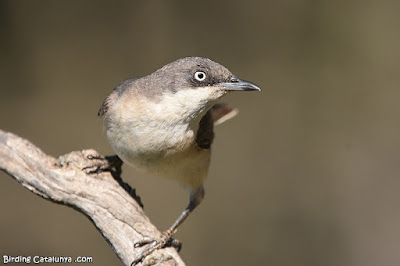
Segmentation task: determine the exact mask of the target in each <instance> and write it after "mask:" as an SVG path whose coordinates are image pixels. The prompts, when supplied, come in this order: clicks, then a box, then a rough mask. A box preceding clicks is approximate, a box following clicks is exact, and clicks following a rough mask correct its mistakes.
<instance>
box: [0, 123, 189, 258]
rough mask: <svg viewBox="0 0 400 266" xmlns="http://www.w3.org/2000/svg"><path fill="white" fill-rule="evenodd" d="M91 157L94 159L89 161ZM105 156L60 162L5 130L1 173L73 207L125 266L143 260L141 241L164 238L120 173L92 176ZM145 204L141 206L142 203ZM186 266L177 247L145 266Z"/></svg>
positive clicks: (0, 139) (77, 154)
mask: <svg viewBox="0 0 400 266" xmlns="http://www.w3.org/2000/svg"><path fill="white" fill-rule="evenodd" d="M88 156H89V157H88ZM90 156H94V157H95V158H97V157H99V158H101V156H100V155H99V154H98V153H97V152H96V151H95V150H82V151H74V152H71V153H68V154H66V155H63V156H60V157H59V158H58V159H56V158H53V157H51V156H48V155H47V154H45V153H44V152H42V151H41V150H40V149H39V148H38V147H36V146H35V145H33V144H32V143H30V142H29V141H27V140H25V139H23V138H20V137H18V136H16V135H14V134H12V133H8V132H4V131H2V130H0V169H1V170H3V171H5V172H7V173H8V174H9V175H11V176H12V177H13V178H15V179H16V180H17V181H18V182H19V183H21V184H22V185H23V186H24V187H25V188H27V189H29V190H30V191H32V192H33V193H35V194H37V195H39V196H41V197H43V198H45V199H48V200H50V201H52V202H56V203H61V204H65V205H68V206H70V207H73V208H74V209H76V210H78V211H80V212H81V213H83V214H84V215H86V216H87V217H88V218H89V219H90V220H91V221H92V222H93V224H94V225H95V226H96V227H97V229H98V230H99V231H100V233H101V234H102V235H103V236H104V238H105V239H106V240H107V242H108V243H109V244H110V245H111V247H112V248H113V250H114V252H115V253H116V254H117V256H118V257H119V258H120V259H121V261H122V262H123V263H124V264H125V265H130V264H131V262H132V261H133V260H134V258H136V257H137V256H139V255H140V253H141V252H142V250H143V249H144V248H145V247H142V248H134V244H135V243H136V242H138V241H139V240H143V239H144V238H145V239H156V238H159V237H160V235H161V233H160V232H159V231H158V230H157V229H156V227H155V226H154V225H152V224H151V222H150V220H149V219H148V218H147V216H146V215H145V214H144V212H143V210H142V208H141V207H140V205H139V204H140V203H138V202H137V199H138V198H137V197H136V195H135V193H134V190H132V189H131V188H130V187H129V185H127V184H125V183H123V182H122V179H120V176H119V174H120V173H118V171H116V172H114V177H115V178H113V176H112V174H111V173H110V172H109V171H106V172H104V171H101V172H98V173H93V174H88V172H87V171H85V170H83V169H85V168H87V166H94V167H96V164H95V162H96V160H97V162H99V161H98V160H100V159H99V158H97V159H89V158H90ZM139 202H140V201H139ZM154 264H156V265H184V262H183V261H182V259H181V258H180V257H179V255H178V253H177V252H176V250H175V249H174V248H171V247H170V248H164V249H162V250H157V251H156V252H154V253H153V254H151V255H150V256H148V257H147V258H146V259H145V260H144V261H143V265H154Z"/></svg>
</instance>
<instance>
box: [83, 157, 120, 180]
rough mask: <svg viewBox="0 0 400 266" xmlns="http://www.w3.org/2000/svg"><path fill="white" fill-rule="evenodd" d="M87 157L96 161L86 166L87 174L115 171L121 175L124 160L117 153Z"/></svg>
mask: <svg viewBox="0 0 400 266" xmlns="http://www.w3.org/2000/svg"><path fill="white" fill-rule="evenodd" d="M87 158H88V159H89V160H92V161H96V162H95V163H94V164H92V165H89V166H86V167H84V168H83V169H82V170H85V171H86V173H87V174H97V173H101V172H106V171H110V172H115V173H116V174H117V175H120V174H121V172H122V170H121V167H122V161H121V159H120V158H119V157H118V156H117V155H113V156H99V155H88V156H87Z"/></svg>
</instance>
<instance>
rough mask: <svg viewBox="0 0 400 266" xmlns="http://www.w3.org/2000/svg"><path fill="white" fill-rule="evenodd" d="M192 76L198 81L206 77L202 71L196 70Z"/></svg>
mask: <svg viewBox="0 0 400 266" xmlns="http://www.w3.org/2000/svg"><path fill="white" fill-rule="evenodd" d="M194 78H195V79H196V80H198V81H203V80H205V79H206V73H204V71H197V72H196V73H194Z"/></svg>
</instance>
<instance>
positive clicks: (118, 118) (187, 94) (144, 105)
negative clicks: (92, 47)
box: [98, 57, 261, 265]
mask: <svg viewBox="0 0 400 266" xmlns="http://www.w3.org/2000/svg"><path fill="white" fill-rule="evenodd" d="M260 90H261V89H260V88H259V87H258V86H257V85H255V84H254V83H251V82H249V81H245V80H241V79H239V78H237V77H236V76H234V75H233V74H232V73H231V72H230V71H229V70H228V69H226V68H225V67H224V66H222V65H220V64H218V63H216V62H214V61H212V60H210V59H207V58H201V57H186V58H181V59H178V60H176V61H174V62H172V63H169V64H167V65H165V66H163V67H162V68H160V69H158V70H157V71H155V72H154V73H152V74H150V75H148V76H144V77H140V78H132V79H128V80H126V81H124V82H122V83H121V84H119V85H118V86H117V87H116V88H115V89H114V90H113V91H112V92H111V94H110V95H109V96H108V97H107V98H106V99H105V101H104V103H103V105H102V106H101V108H100V111H99V113H98V114H99V116H101V117H102V118H103V123H104V130H105V133H106V135H107V138H108V141H109V142H110V144H111V146H112V148H113V150H114V151H115V153H116V154H117V155H118V157H120V159H121V160H122V161H123V162H125V163H127V164H129V165H132V166H134V167H136V168H138V169H142V170H144V171H146V172H148V173H151V174H152V175H156V176H161V177H165V178H169V179H172V180H176V181H177V182H178V183H179V184H181V185H182V186H183V187H185V188H186V189H187V190H188V191H189V192H190V201H189V205H188V206H187V207H186V209H185V210H184V211H183V212H182V214H181V215H180V216H179V217H178V219H177V220H176V221H175V222H174V223H173V225H172V226H171V227H170V228H169V229H168V230H166V231H165V232H164V233H163V234H162V237H161V239H159V240H155V241H143V243H137V244H138V245H135V247H138V246H143V245H144V244H148V247H147V249H145V250H144V251H143V253H142V254H141V256H140V257H139V258H137V259H136V260H135V261H134V262H133V263H132V264H133V265H135V264H137V263H138V262H141V261H142V260H143V259H144V258H145V257H146V256H148V255H149V254H151V253H152V252H153V251H154V250H156V249H160V248H162V247H164V246H165V245H166V243H167V242H168V241H169V240H170V238H171V236H172V235H173V234H174V233H175V231H176V230H177V228H178V226H179V225H180V224H181V223H182V222H183V221H184V220H185V219H186V218H187V217H188V215H189V214H190V212H192V211H193V210H194V209H195V208H196V206H198V205H199V203H200V202H201V201H202V199H203V197H204V188H203V182H204V179H205V178H206V176H207V173H208V168H209V164H210V155H211V144H212V142H213V138H214V131H213V127H214V125H215V124H218V123H221V122H223V121H225V120H227V119H229V118H231V117H232V116H234V115H235V114H236V112H237V111H236V109H233V108H231V107H229V106H228V105H226V104H219V103H217V101H218V100H219V99H220V98H221V97H222V96H224V95H226V94H227V93H229V92H232V91H260Z"/></svg>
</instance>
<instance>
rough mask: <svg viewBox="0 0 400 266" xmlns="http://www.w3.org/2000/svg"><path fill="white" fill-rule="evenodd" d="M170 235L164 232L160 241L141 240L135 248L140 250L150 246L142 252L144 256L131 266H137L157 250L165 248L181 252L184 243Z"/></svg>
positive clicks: (141, 255)
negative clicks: (172, 248)
mask: <svg viewBox="0 0 400 266" xmlns="http://www.w3.org/2000/svg"><path fill="white" fill-rule="evenodd" d="M169 235H170V234H169V233H168V232H164V233H163V234H162V235H161V238H160V239H159V240H155V239H152V240H141V241H139V242H136V243H135V245H134V247H135V248H140V247H143V246H146V245H149V246H148V247H147V248H146V249H145V250H144V251H143V252H142V254H140V256H139V257H138V258H137V259H135V260H134V261H133V262H132V263H131V266H135V265H137V264H138V263H140V262H142V261H143V260H144V259H145V258H146V257H147V256H149V255H150V254H151V253H153V252H154V251H156V250H157V249H162V248H164V247H174V248H175V249H176V250H177V251H178V252H179V251H180V250H181V248H182V243H181V242H179V241H178V240H176V239H173V238H172V237H171V236H169Z"/></svg>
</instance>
